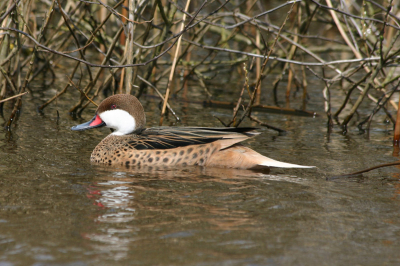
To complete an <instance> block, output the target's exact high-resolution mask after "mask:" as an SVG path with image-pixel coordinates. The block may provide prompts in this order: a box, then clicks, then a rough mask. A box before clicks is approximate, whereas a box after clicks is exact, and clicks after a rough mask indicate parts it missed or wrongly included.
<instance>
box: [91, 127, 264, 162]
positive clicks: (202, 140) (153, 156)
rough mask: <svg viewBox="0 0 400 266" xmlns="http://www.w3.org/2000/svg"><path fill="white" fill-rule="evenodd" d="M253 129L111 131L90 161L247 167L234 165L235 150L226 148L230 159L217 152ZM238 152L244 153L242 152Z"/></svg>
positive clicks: (189, 128)
mask: <svg viewBox="0 0 400 266" xmlns="http://www.w3.org/2000/svg"><path fill="white" fill-rule="evenodd" d="M254 130H255V129H254V128H201V127H185V128H177V127H158V128H148V129H144V130H142V131H141V132H140V133H138V134H129V135H122V136H117V135H113V134H110V135H109V136H107V137H106V138H105V139H103V140H102V141H101V142H100V143H99V144H98V145H97V146H96V148H95V149H94V151H93V153H92V155H91V161H92V162H96V163H103V164H112V165H127V166H174V165H182V166H185V165H200V166H207V165H209V166H220V167H231V168H251V167H247V166H248V165H246V167H238V166H237V165H235V164H237V163H238V162H237V160H235V161H236V162H235V164H232V154H226V152H224V154H225V155H226V156H227V158H226V159H227V160H224V158H223V157H221V156H218V153H220V152H221V151H222V150H227V149H229V147H232V146H233V145H235V144H236V143H238V142H241V141H243V140H246V139H248V138H249V137H251V136H254V135H257V134H258V133H257V132H255V131H254ZM247 149H248V148H247ZM248 150H250V149H248ZM241 152H242V150H241ZM253 152H254V151H253ZM239 155H240V157H243V153H240V154H239ZM213 160H215V162H218V165H215V163H213ZM240 161H243V160H242V159H240ZM253 164H254V163H253Z"/></svg>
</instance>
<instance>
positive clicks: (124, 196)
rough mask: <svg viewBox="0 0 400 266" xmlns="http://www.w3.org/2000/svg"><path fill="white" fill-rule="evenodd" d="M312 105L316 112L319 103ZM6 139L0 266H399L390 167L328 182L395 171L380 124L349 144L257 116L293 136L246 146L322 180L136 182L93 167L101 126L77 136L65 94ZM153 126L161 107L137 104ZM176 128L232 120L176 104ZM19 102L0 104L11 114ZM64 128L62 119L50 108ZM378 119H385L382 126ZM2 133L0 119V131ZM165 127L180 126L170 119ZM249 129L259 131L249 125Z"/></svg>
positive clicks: (124, 172)
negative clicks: (91, 158)
mask: <svg viewBox="0 0 400 266" xmlns="http://www.w3.org/2000/svg"><path fill="white" fill-rule="evenodd" d="M315 95H316V96H315V97H314V98H312V99H311V102H310V103H309V106H310V107H309V108H310V109H314V110H315V109H317V111H319V112H320V113H321V111H322V104H320V101H321V96H320V95H319V94H315ZM26 97H28V98H27V99H28V100H27V101H25V102H24V106H23V110H22V115H21V117H20V119H19V120H18V121H16V122H15V123H14V125H13V127H12V131H11V132H8V131H6V130H4V129H1V131H0V147H1V149H0V265H2V266H3V265H398V264H399V263H400V256H399V253H398V250H399V248H400V243H399V241H400V240H399V239H400V219H399V218H400V214H399V210H400V197H399V193H400V183H399V180H398V177H399V171H398V169H397V168H395V167H390V168H383V169H379V170H375V171H373V172H371V173H368V174H364V175H363V176H362V177H358V178H352V179H346V178H344V179H337V180H334V181H326V177H329V176H332V175H337V174H342V173H347V172H352V171H355V170H359V169H363V168H367V167H370V166H372V165H376V164H380V163H387V162H391V161H395V160H397V158H395V157H393V156H392V147H391V146H390V145H391V138H392V136H391V134H392V131H391V130H390V128H388V127H387V126H386V125H385V124H384V123H380V122H379V121H383V119H381V118H379V117H378V119H377V120H376V121H378V122H375V124H374V127H373V130H372V131H371V134H370V138H369V139H367V138H366V137H365V135H360V134H358V132H357V131H356V130H354V129H353V128H352V129H351V130H350V132H349V134H348V135H347V136H343V135H342V134H341V133H340V131H339V129H338V128H334V130H333V132H332V133H331V134H328V133H327V131H326V119H325V117H324V115H323V113H322V115H321V116H319V117H316V118H310V117H297V116H285V115H276V114H266V113H255V115H257V116H258V117H259V118H260V119H262V120H263V121H268V123H270V124H272V125H275V126H277V127H281V128H284V129H286V130H288V134H286V135H283V136H279V135H278V134H277V133H276V132H274V131H271V130H268V129H266V128H260V132H261V133H262V134H261V135H260V136H258V137H257V138H254V139H252V140H249V141H247V143H246V145H248V146H249V147H251V148H253V149H255V150H257V151H258V152H260V153H262V154H265V155H267V156H269V157H272V158H274V159H277V160H283V161H287V162H290V163H297V164H304V165H315V166H317V167H318V168H316V169H272V170H271V171H270V173H268V174H266V173H255V172H251V171H244V170H241V171H240V170H223V169H201V168H196V167H194V168H185V169H179V170H163V171H157V172H154V171H145V170H141V171H137V170H130V169H126V168H111V167H103V166H97V165H91V164H90V163H89V156H90V153H91V151H92V150H93V148H94V146H95V145H96V144H97V143H98V142H99V141H100V140H101V139H102V138H103V137H104V136H106V135H107V134H109V130H108V129H106V128H102V129H95V130H92V131H85V132H73V131H71V130H70V127H71V126H73V125H76V124H78V123H81V122H83V121H84V120H88V119H90V118H91V117H92V115H93V109H90V110H87V111H86V112H85V113H84V114H83V119H82V120H80V119H78V120H73V119H72V118H70V117H69V116H68V114H67V113H66V112H65V110H67V109H68V108H67V107H69V106H70V105H71V101H72V100H71V99H69V98H68V97H69V96H65V98H63V99H60V101H59V102H58V103H57V105H52V106H50V107H49V108H48V109H46V110H45V113H44V114H43V115H40V114H37V113H36V112H35V107H36V106H37V105H39V104H40V103H42V101H43V96H41V95H35V94H32V95H29V96H26ZM143 103H144V106H145V109H146V110H147V115H148V121H149V123H148V124H149V125H150V126H155V125H157V122H158V118H159V117H158V113H159V110H158V108H157V105H158V102H157V101H154V100H153V99H151V98H150V99H146V98H144V99H143ZM174 105H175V108H176V110H177V112H178V114H179V115H180V116H181V118H182V121H183V122H182V123H181V124H180V125H188V126H196V125H198V126H219V125H220V124H219V122H218V121H217V120H216V119H215V118H214V117H213V115H216V116H218V117H220V118H222V119H226V120H227V119H228V118H229V117H230V114H231V110H223V109H210V108H204V107H202V106H201V105H196V104H182V103H176V104H174ZM10 108H11V105H6V106H5V117H7V115H8V114H9V112H10ZM57 110H59V112H60V118H59V119H57V114H56V111H57ZM379 119H380V120H379ZM2 122H3V121H2ZM166 124H175V123H174V121H173V119H172V117H171V118H170V120H168V121H167V123H166ZM244 126H257V125H256V124H254V123H251V122H249V121H247V122H246V124H244Z"/></svg>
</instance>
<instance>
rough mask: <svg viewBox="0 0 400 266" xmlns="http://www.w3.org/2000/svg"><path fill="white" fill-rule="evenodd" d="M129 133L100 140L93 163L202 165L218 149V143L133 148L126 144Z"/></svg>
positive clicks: (92, 159)
mask: <svg viewBox="0 0 400 266" xmlns="http://www.w3.org/2000/svg"><path fill="white" fill-rule="evenodd" d="M132 137H133V136H131V135H125V136H113V135H109V136H108V137H106V138H105V139H103V141H101V142H100V143H99V144H98V145H97V146H96V148H95V149H94V151H93V152H92V155H91V157H90V160H91V161H92V162H94V163H103V164H112V165H126V166H138V165H141V166H176V165H181V166H186V165H200V166H205V165H206V163H207V162H208V160H209V158H210V157H211V156H212V155H213V154H214V153H215V152H216V151H217V149H219V148H218V144H217V143H207V144H199V145H189V146H185V147H179V148H172V149H143V150H135V149H134V148H132V146H131V145H130V144H129V141H131V140H132Z"/></svg>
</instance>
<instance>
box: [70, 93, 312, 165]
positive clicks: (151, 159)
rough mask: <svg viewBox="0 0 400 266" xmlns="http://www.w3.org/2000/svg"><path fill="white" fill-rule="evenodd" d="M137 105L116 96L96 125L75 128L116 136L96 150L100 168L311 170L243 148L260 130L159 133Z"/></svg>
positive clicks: (133, 100)
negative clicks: (110, 130) (101, 129)
mask: <svg viewBox="0 0 400 266" xmlns="http://www.w3.org/2000/svg"><path fill="white" fill-rule="evenodd" d="M145 124H146V117H145V113H144V109H143V106H142V105H141V103H140V102H139V101H138V99H137V98H136V97H134V96H132V95H128V94H117V95H113V96H110V97H108V98H107V99H105V100H104V101H103V102H102V103H101V104H100V105H99V107H98V108H97V111H96V114H95V116H94V117H93V119H92V120H90V121H89V122H87V123H84V124H81V125H77V126H74V127H72V130H86V129H90V128H95V127H101V126H107V127H110V128H113V129H114V130H115V131H114V132H113V133H111V134H110V135H108V136H107V137H106V138H104V139H103V140H102V141H101V142H100V143H99V144H98V145H97V146H96V148H95V149H94V150H93V152H92V155H91V157H90V160H91V161H92V162H95V163H102V164H110V165H126V166H136V167H138V166H139V167H141V166H151V167H153V166H155V167H157V166H164V167H165V166H167V167H175V166H186V165H199V166H207V167H224V168H241V169H258V168H267V167H283V168H310V167H313V166H302V165H296V164H290V163H284V162H280V161H276V160H273V159H270V158H268V157H265V156H263V155H261V154H259V153H257V152H255V151H253V150H252V149H250V148H247V147H245V146H242V145H241V144H240V142H242V141H244V140H246V139H248V138H250V137H253V136H255V135H258V134H259V133H258V132H256V131H255V128H229V127H225V128H221V127H216V128H206V127H155V128H145Z"/></svg>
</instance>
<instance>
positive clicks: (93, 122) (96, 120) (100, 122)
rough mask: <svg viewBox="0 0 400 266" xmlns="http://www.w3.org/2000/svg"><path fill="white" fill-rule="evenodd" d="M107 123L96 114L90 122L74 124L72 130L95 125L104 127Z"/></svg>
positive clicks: (89, 127)
mask: <svg viewBox="0 0 400 266" xmlns="http://www.w3.org/2000/svg"><path fill="white" fill-rule="evenodd" d="M105 125H106V123H104V122H103V120H101V118H100V117H99V116H98V115H97V114H96V115H95V116H94V117H93V118H92V120H90V121H89V122H86V123H83V124H80V125H76V126H73V127H71V130H76V131H81V130H86V129H91V128H95V127H103V126H105Z"/></svg>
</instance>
